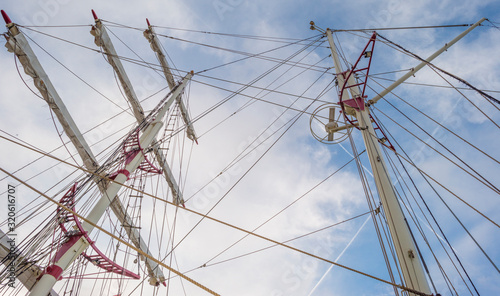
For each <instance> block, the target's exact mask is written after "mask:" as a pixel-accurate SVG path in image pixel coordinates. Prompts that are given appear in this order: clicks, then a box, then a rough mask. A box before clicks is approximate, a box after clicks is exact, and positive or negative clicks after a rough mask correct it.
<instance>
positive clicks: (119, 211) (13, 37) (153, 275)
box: [2, 11, 165, 288]
mask: <svg viewBox="0 0 500 296" xmlns="http://www.w3.org/2000/svg"><path fill="white" fill-rule="evenodd" d="M2 14H3V15H4V18H5V21H6V22H8V24H7V27H8V29H9V37H8V39H7V43H6V47H7V49H8V50H9V51H11V52H13V53H14V54H15V55H16V56H17V57H18V58H19V60H20V62H21V65H22V66H23V67H24V69H25V72H26V73H28V75H30V76H31V77H33V80H34V82H35V86H36V87H37V88H38V90H39V91H40V93H41V94H42V97H43V98H44V99H45V101H46V102H47V104H48V105H49V107H50V108H51V109H52V111H53V112H54V113H55V114H56V117H57V118H58V120H59V122H60V123H61V126H62V127H63V130H64V132H65V133H66V135H68V137H69V138H70V140H71V142H72V144H73V145H74V146H75V147H76V149H77V152H78V154H79V155H80V158H81V159H82V161H83V164H84V166H85V168H86V169H87V170H89V171H91V172H96V171H97V170H98V169H99V163H98V161H97V160H96V158H95V156H94V154H93V153H92V151H91V149H90V147H89V145H88V144H87V141H86V140H85V138H84V137H83V134H82V133H81V132H80V130H79V129H78V127H77V125H76V124H75V122H74V120H73V118H72V117H71V114H70V113H69V111H68V109H67V108H66V106H65V105H64V102H63V100H62V99H61V98H60V96H59V94H58V93H57V91H56V89H55V87H54V86H53V84H52V82H51V81H50V79H49V77H48V75H47V74H46V72H45V70H44V69H43V67H42V65H41V64H40V62H39V61H38V58H37V56H36V55H35V53H34V52H33V50H32V49H31V46H30V45H29V42H28V40H27V39H26V37H25V36H24V34H23V33H22V32H21V31H19V29H18V28H17V25H16V24H14V23H12V21H11V20H10V18H8V16H7V14H6V13H5V12H4V11H2ZM92 180H93V181H94V182H95V183H96V184H97V185H98V187H99V190H100V191H101V193H104V191H105V190H106V186H107V183H108V182H107V181H104V182H103V181H102V179H100V178H99V177H97V176H94V178H93V179H92ZM110 207H111V209H112V210H113V212H114V214H115V215H116V217H117V218H118V220H119V221H120V223H121V224H122V225H127V226H126V227H125V231H126V233H127V235H128V237H129V238H130V240H131V242H132V243H133V244H134V245H135V246H136V247H137V248H139V249H141V250H142V251H144V252H145V253H146V254H149V255H151V252H150V251H149V248H148V246H147V245H146V243H145V241H146V240H144V239H143V238H141V235H140V233H139V230H138V229H137V227H134V222H133V221H132V219H131V218H130V216H129V215H128V214H127V212H126V210H125V208H124V206H123V205H122V203H121V201H120V199H119V198H118V196H115V197H114V198H113V200H112V202H111V205H110ZM144 262H145V265H146V268H147V269H148V273H149V276H150V283H151V284H152V285H157V284H159V283H160V282H164V281H165V276H164V275H163V272H162V270H161V269H160V268H159V267H158V264H157V263H156V262H153V261H152V260H149V259H148V258H146V257H144ZM37 277H38V275H36V276H34V279H36V278H37ZM28 285H29V287H28V286H27V287H28V288H31V286H32V285H33V283H28Z"/></svg>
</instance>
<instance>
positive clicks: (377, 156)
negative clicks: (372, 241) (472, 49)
mask: <svg viewBox="0 0 500 296" xmlns="http://www.w3.org/2000/svg"><path fill="white" fill-rule="evenodd" d="M484 20H485V19H484V18H483V19H482V20H480V21H479V22H477V23H476V24H474V25H473V26H471V27H470V28H469V29H467V30H466V31H465V32H463V33H462V34H460V35H459V36H457V37H456V38H455V39H453V40H452V41H451V42H450V43H448V44H447V45H445V46H444V47H443V48H441V49H440V50H438V51H437V52H436V53H435V54H433V55H431V56H430V57H429V58H428V59H427V60H426V61H424V62H422V63H421V64H420V65H418V66H417V67H416V68H414V69H412V70H411V71H410V72H409V73H407V74H406V75H404V76H403V77H402V78H401V79H399V80H398V81H397V82H395V83H394V84H393V85H392V86H390V87H389V88H387V90H386V91H384V92H383V93H381V94H379V95H377V96H376V97H375V98H374V99H373V100H370V101H369V103H370V104H374V103H376V102H377V101H378V100H379V99H380V98H382V97H383V96H384V95H386V94H388V93H389V92H390V91H391V90H393V89H394V88H395V87H396V86H398V85H399V84H401V83H402V82H404V81H405V80H406V79H408V78H409V77H411V76H412V75H413V74H414V73H415V72H417V71H418V70H420V69H421V68H422V67H423V66H425V65H426V64H427V63H428V62H430V61H431V60H432V59H434V58H435V57H437V56H438V55H439V54H441V53H442V52H444V51H445V50H446V49H447V48H448V47H450V46H451V45H453V44H454V43H456V42H457V41H458V40H459V39H461V38H462V37H463V36H465V35H466V34H467V33H468V32H470V31H471V30H472V29H474V28H475V27H476V26H478V25H479V24H480V23H481V22H482V21H484ZM326 35H327V38H328V42H329V43H330V48H331V52H332V58H333V61H334V64H335V70H336V74H337V81H338V85H339V88H341V89H342V88H344V89H345V90H346V89H347V88H348V89H349V91H350V93H351V97H349V94H348V93H347V91H341V94H342V97H341V98H340V101H341V104H342V102H346V101H350V103H349V104H346V105H347V106H346V108H345V110H344V112H345V111H346V110H347V112H348V113H350V114H352V115H354V116H355V117H356V119H357V121H358V124H359V125H358V128H359V130H360V131H361V134H362V136H363V141H364V143H365V146H366V152H367V155H368V158H369V161H370V165H371V167H372V171H373V176H374V179H375V184H376V186H377V191H378V194H379V197H380V201H381V203H382V207H383V209H384V213H385V217H386V220H387V224H388V226H389V230H390V233H391V237H392V241H393V245H394V248H395V249H396V254H397V258H398V261H399V265H400V268H401V272H402V274H403V280H404V282H405V285H406V287H408V288H409V289H411V290H414V291H418V292H421V293H425V294H428V295H430V294H431V289H430V286H429V283H428V281H427V278H426V275H425V272H424V268H423V265H422V262H421V260H420V255H419V254H418V251H417V249H416V247H415V242H414V240H413V238H412V235H411V233H410V229H409V227H408V224H407V222H406V219H405V217H404V214H403V211H402V209H401V207H400V205H399V202H398V200H397V197H396V194H395V191H394V186H393V184H392V181H391V178H390V176H389V173H388V170H387V166H386V164H385V160H384V157H383V154H382V150H381V147H380V145H379V139H378V138H377V136H376V133H375V129H374V127H373V124H372V120H371V118H370V115H369V109H368V106H369V104H365V101H364V98H363V97H361V95H362V94H361V91H360V89H359V85H361V84H358V83H357V82H356V80H355V78H354V75H353V72H354V70H355V69H351V70H350V71H346V72H344V71H343V70H342V64H341V63H340V59H339V56H338V54H337V49H336V46H335V42H334V41H333V37H332V31H331V30H330V29H327V30H326ZM373 41H374V40H373ZM346 77H347V80H348V81H347V82H345V78H346ZM345 86H347V88H345Z"/></svg>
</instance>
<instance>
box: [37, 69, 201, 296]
mask: <svg viewBox="0 0 500 296" xmlns="http://www.w3.org/2000/svg"><path fill="white" fill-rule="evenodd" d="M191 77H192V73H189V74H188V75H187V76H186V77H185V78H184V80H183V81H182V82H181V83H180V85H179V86H178V87H177V88H176V89H175V91H174V92H173V93H172V94H171V96H170V98H169V100H167V101H166V102H165V103H164V105H163V106H162V107H161V109H160V110H159V111H158V113H157V114H156V116H155V117H154V120H153V121H152V122H150V123H149V124H148V126H147V128H146V129H145V130H144V131H143V133H142V135H141V136H140V139H139V143H138V145H139V147H144V148H148V147H150V146H151V145H154V140H155V138H156V136H157V134H158V132H159V131H160V129H161V127H162V126H163V123H162V120H163V117H164V115H165V113H166V112H167V110H168V108H169V107H170V105H171V104H172V102H173V100H175V98H176V97H177V96H179V95H180V93H181V92H182V91H183V90H184V87H185V86H186V83H187V81H188V80H189V79H191ZM144 159H145V158H144V154H143V153H138V154H136V155H135V156H134V157H133V158H132V159H126V160H125V162H124V164H125V168H124V169H121V170H119V171H118V172H117V174H116V176H115V177H114V182H111V183H109V184H108V186H107V188H106V191H105V192H104V194H103V195H102V197H101V199H100V200H99V201H98V202H97V203H96V205H95V206H94V208H93V209H92V210H91V211H90V213H89V214H88V215H87V217H86V221H85V222H84V223H82V227H83V230H84V232H85V233H81V234H79V235H78V236H75V238H76V239H71V240H68V241H67V242H66V243H64V244H63V245H62V246H61V248H60V249H59V250H58V252H57V253H56V255H55V257H54V260H53V261H52V260H51V262H52V265H51V266H49V267H47V269H46V272H45V273H44V274H43V276H42V277H41V278H40V280H39V281H38V282H37V283H36V284H35V286H34V287H33V289H32V290H31V292H30V294H29V295H32V296H46V295H47V294H48V293H49V292H50V290H51V289H52V287H53V286H54V284H55V283H56V282H57V281H58V280H59V279H60V277H61V274H62V273H63V272H64V271H65V270H66V269H67V268H68V267H69V266H70V265H71V264H72V263H73V262H74V261H75V260H76V259H77V258H78V256H80V254H81V253H82V252H83V251H85V249H86V248H87V247H88V246H89V245H90V242H89V240H88V239H87V238H88V235H89V234H90V233H91V232H92V230H93V229H94V226H93V225H94V224H97V222H99V219H100V218H101V216H102V215H103V214H104V213H105V211H106V208H107V207H108V206H109V204H110V203H111V200H112V197H114V196H116V195H117V194H118V191H119V190H120V189H121V187H122V184H123V183H125V181H127V179H128V176H129V175H130V174H131V173H133V172H134V171H135V170H136V169H137V168H138V167H139V165H140V164H141V163H142V162H143V161H144ZM87 221H88V222H87Z"/></svg>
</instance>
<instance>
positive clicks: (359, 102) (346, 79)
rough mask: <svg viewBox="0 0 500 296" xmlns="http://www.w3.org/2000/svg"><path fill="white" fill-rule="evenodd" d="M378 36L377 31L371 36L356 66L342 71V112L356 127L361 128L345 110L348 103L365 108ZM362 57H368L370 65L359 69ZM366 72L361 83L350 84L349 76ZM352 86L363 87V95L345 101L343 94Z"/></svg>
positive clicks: (340, 97) (340, 95)
mask: <svg viewBox="0 0 500 296" xmlns="http://www.w3.org/2000/svg"><path fill="white" fill-rule="evenodd" d="M376 37H377V33H375V32H374V33H373V35H372V36H371V38H370V40H369V41H368V43H367V44H366V46H365V48H364V49H363V51H362V53H361V55H360V56H359V58H358V60H357V61H356V63H355V64H354V66H353V67H352V69H351V70H348V71H345V72H343V73H342V76H344V84H343V85H342V88H341V90H340V94H339V104H340V106H341V108H342V113H343V114H344V117H345V119H346V121H347V122H349V123H350V124H352V125H354V126H355V127H356V128H359V127H358V126H357V125H356V124H355V122H356V120H352V119H350V118H349V117H348V116H347V113H346V112H345V105H347V106H348V107H352V108H354V109H356V110H364V109H365V98H366V96H365V90H366V83H367V81H368V74H369V72H370V66H371V63H372V57H373V49H374V47H375V39H376ZM367 52H370V54H369V55H368V54H366V53H367ZM362 58H368V59H369V60H368V66H366V67H363V68H359V69H358V64H359V63H360V61H361V59H362ZM359 72H361V73H363V72H365V73H364V80H363V82H360V83H356V84H353V85H349V84H348V82H349V78H350V77H351V76H352V75H354V74H356V73H359ZM352 87H360V88H361V95H360V96H359V97H356V98H353V99H350V100H346V101H343V100H342V98H343V95H344V92H345V91H347V90H348V89H349V88H352Z"/></svg>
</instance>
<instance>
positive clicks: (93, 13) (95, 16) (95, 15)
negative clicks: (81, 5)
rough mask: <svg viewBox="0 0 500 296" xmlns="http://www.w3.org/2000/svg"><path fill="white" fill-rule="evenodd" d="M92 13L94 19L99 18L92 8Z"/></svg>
mask: <svg viewBox="0 0 500 296" xmlns="http://www.w3.org/2000/svg"><path fill="white" fill-rule="evenodd" d="M92 15H93V16H94V19H95V20H96V21H97V20H98V19H99V18H98V17H97V14H95V11H94V10H93V9H92Z"/></svg>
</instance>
